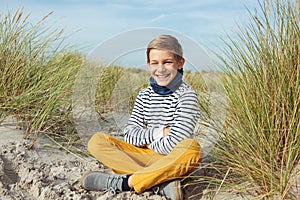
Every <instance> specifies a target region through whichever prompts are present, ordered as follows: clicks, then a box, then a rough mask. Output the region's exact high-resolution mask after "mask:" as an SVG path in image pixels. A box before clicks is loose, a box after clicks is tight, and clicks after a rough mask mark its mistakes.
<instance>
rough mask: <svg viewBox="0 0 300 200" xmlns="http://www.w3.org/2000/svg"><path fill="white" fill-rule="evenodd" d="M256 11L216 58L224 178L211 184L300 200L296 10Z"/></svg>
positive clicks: (281, 5)
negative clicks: (224, 104) (223, 110)
mask: <svg viewBox="0 0 300 200" xmlns="http://www.w3.org/2000/svg"><path fill="white" fill-rule="evenodd" d="M260 5H261V7H260V8H261V9H260V11H261V12H260V13H259V14H255V15H251V20H250V23H249V24H248V25H246V26H244V27H242V26H240V29H239V30H240V31H239V32H238V33H237V34H236V37H230V38H229V39H230V42H227V43H226V45H227V46H226V48H225V49H224V50H223V52H222V53H223V55H222V56H221V55H220V59H221V65H222V67H223V69H224V71H225V73H226V77H227V79H226V81H225V87H226V91H227V98H228V101H229V108H228V112H227V119H226V127H225V130H224V133H223V134H222V136H221V138H220V141H219V143H218V145H217V148H216V150H215V152H214V153H215V158H216V159H217V161H218V164H219V165H218V166H217V167H218V170H219V172H220V175H221V178H219V179H216V180H214V181H217V182H219V183H222V184H224V186H225V185H226V186H229V187H231V188H235V189H237V190H243V191H246V192H248V193H250V194H252V195H253V196H254V197H255V198H257V199H297V198H298V197H299V194H297V188H296V187H295V182H296V181H297V176H298V177H299V160H300V152H299V151H300V150H299V149H300V31H299V19H300V16H299V7H298V6H299V5H297V4H296V1H276V2H270V5H268V4H267V5H266V6H265V5H263V4H260ZM225 174H226V177H225ZM298 187H299V186H298ZM298 192H299V191H298Z"/></svg>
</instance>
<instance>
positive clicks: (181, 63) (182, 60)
mask: <svg viewBox="0 0 300 200" xmlns="http://www.w3.org/2000/svg"><path fill="white" fill-rule="evenodd" d="M184 62H185V59H184V58H181V59H180V60H179V62H178V69H182V68H183V65H184Z"/></svg>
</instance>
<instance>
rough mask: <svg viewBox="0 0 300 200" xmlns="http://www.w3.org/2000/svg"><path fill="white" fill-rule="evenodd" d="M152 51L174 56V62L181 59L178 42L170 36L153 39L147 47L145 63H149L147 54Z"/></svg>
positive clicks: (180, 49) (180, 48)
mask: <svg viewBox="0 0 300 200" xmlns="http://www.w3.org/2000/svg"><path fill="white" fill-rule="evenodd" d="M152 49H159V50H166V51H169V52H171V53H173V54H174V58H175V60H176V61H179V60H180V59H181V58H182V55H183V54H182V47H181V45H180V43H179V42H178V40H177V39H176V38H175V37H173V36H171V35H160V36H158V37H156V38H154V39H153V40H152V41H151V42H150V43H149V44H148V47H147V62H150V58H149V54H150V51H151V50H152Z"/></svg>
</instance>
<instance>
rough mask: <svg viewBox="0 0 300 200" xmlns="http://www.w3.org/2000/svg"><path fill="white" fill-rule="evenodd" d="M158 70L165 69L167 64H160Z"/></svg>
mask: <svg viewBox="0 0 300 200" xmlns="http://www.w3.org/2000/svg"><path fill="white" fill-rule="evenodd" d="M157 70H158V71H165V70H166V68H165V66H164V65H163V64H159V65H158V68H157Z"/></svg>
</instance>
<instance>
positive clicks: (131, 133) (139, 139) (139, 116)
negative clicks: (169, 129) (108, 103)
mask: <svg viewBox="0 0 300 200" xmlns="http://www.w3.org/2000/svg"><path fill="white" fill-rule="evenodd" d="M142 97H143V95H142V93H141V92H140V93H139V95H138V96H137V98H136V101H135V103H134V107H133V110H132V113H131V116H130V118H129V120H128V122H127V124H126V125H125V128H124V140H125V141H126V142H128V143H130V144H133V145H135V146H145V145H148V144H150V143H152V142H153V141H154V140H158V139H160V138H162V137H163V128H164V127H162V126H159V125H157V126H152V127H148V124H147V123H146V122H145V118H144V114H143V110H144V108H143V105H144V104H143V98H142Z"/></svg>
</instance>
